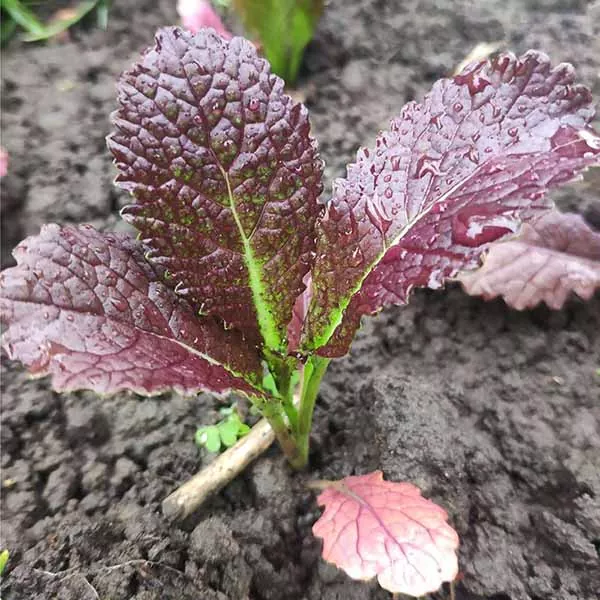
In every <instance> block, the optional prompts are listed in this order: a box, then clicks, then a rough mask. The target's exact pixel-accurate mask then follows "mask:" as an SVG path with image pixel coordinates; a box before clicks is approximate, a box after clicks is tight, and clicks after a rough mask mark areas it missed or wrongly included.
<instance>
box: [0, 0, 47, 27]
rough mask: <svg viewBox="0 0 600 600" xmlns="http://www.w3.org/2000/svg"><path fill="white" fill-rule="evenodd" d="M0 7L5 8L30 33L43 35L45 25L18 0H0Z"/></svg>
mask: <svg viewBox="0 0 600 600" xmlns="http://www.w3.org/2000/svg"><path fill="white" fill-rule="evenodd" d="M0 7H2V9H3V10H5V11H6V12H7V13H8V14H9V15H10V16H11V18H12V19H13V21H15V23H17V24H19V25H20V26H21V27H22V28H23V29H25V30H26V31H28V32H29V33H30V34H31V35H41V36H43V35H45V34H46V27H45V26H44V24H43V23H42V22H41V21H39V20H38V18H37V17H36V16H35V15H34V14H33V13H32V12H31V11H30V10H29V9H28V8H27V7H26V6H24V5H23V4H22V3H21V2H19V0H2V2H1V3H0Z"/></svg>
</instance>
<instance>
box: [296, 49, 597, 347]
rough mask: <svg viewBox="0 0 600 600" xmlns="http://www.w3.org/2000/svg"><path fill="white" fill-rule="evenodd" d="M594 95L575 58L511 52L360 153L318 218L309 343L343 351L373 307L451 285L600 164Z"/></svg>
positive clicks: (458, 80)
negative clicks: (555, 192) (562, 60)
mask: <svg viewBox="0 0 600 600" xmlns="http://www.w3.org/2000/svg"><path fill="white" fill-rule="evenodd" d="M590 100H591V96H590V93H589V91H588V90H587V89H586V88H585V87H583V86H581V85H576V84H574V71H573V68H572V67H571V66H570V65H567V64H561V65H558V66H557V67H555V68H554V69H553V68H551V65H550V62H549V59H548V58H547V57H546V56H545V55H544V54H541V53H538V52H534V51H530V52H528V53H526V54H525V55H524V56H522V57H521V58H519V59H517V58H515V57H514V56H513V55H511V54H502V55H500V56H498V57H497V58H495V59H494V60H492V61H491V62H480V63H476V64H472V65H470V66H468V67H467V68H466V69H465V70H463V71H462V72H461V73H460V74H459V75H457V76H456V77H454V78H453V79H443V80H441V81H438V82H437V83H436V84H435V85H434V86H433V89H432V91H431V93H430V94H428V95H427V96H426V97H425V99H424V101H423V103H421V104H416V103H410V104H408V105H407V106H405V107H404V109H403V110H402V112H401V115H400V117H399V118H397V119H394V120H393V121H392V122H391V127H390V131H387V132H383V133H381V134H380V135H379V137H378V138H377V141H376V145H375V148H372V149H362V150H360V151H359V152H358V157H357V162H356V163H355V164H353V165H350V166H349V167H348V175H347V178H346V179H343V180H338V181H337V182H336V184H335V186H334V194H333V198H332V200H331V202H330V203H329V205H328V206H327V212H326V214H325V216H324V217H323V219H322V220H321V221H320V223H319V224H318V231H317V234H318V238H317V258H316V263H315V266H314V268H313V271H312V281H313V300H312V303H311V307H310V310H309V313H308V317H307V321H306V323H305V331H304V335H303V340H304V341H303V347H304V349H305V350H308V351H310V350H311V349H319V354H322V355H324V356H340V355H343V354H344V353H345V352H346V351H347V349H348V346H349V345H350V343H351V341H352V337H353V336H354V333H355V331H356V329H357V328H358V326H359V324H360V318H361V316H362V315H364V314H373V313H375V312H377V311H378V310H380V309H381V308H383V307H384V306H387V305H389V304H403V303H406V302H407V300H408V296H409V294H410V291H411V289H412V288H414V287H430V288H434V289H435V288H440V287H442V286H443V284H444V282H445V281H446V280H447V279H448V278H449V277H453V276H454V275H456V273H457V272H458V271H459V270H462V269H466V268H472V267H475V266H476V265H477V264H478V258H479V255H480V254H481V252H482V251H483V250H484V249H485V248H487V246H488V244H489V243H490V242H493V241H495V240H497V239H499V238H501V237H503V236H504V235H506V234H510V233H513V232H515V231H517V230H518V229H519V228H520V225H521V223H522V222H523V221H528V220H529V219H531V218H532V217H535V216H539V215H541V214H543V213H544V212H545V211H547V210H548V209H549V208H550V207H551V202H550V201H549V200H547V199H545V192H546V190H547V189H549V188H551V187H554V186H557V185H559V184H562V183H565V182H567V181H569V180H571V179H573V178H574V177H575V176H576V175H577V173H579V172H580V171H581V170H583V169H584V168H586V167H587V166H590V165H593V164H598V162H599V155H600V138H599V137H598V135H597V134H596V133H595V132H593V130H592V129H591V128H589V127H588V123H589V122H590V120H591V119H592V117H593V114H594V111H593V108H592V107H591V105H590Z"/></svg>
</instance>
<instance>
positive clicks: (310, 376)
mask: <svg viewBox="0 0 600 600" xmlns="http://www.w3.org/2000/svg"><path fill="white" fill-rule="evenodd" d="M329 360H330V359H329V358H323V357H321V356H316V355H313V356H311V357H310V358H309V359H308V360H307V361H306V364H305V365H304V374H303V378H302V395H301V396H300V409H299V412H298V428H297V431H296V444H297V445H298V450H299V453H300V460H299V464H300V466H301V467H304V466H305V465H306V463H307V462H308V447H309V439H310V430H311V428H312V416H313V412H314V409H315V402H316V401H317V395H318V393H319V387H320V385H321V379H323V375H325V371H327V367H328V366H329Z"/></svg>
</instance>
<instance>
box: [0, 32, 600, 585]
mask: <svg viewBox="0 0 600 600" xmlns="http://www.w3.org/2000/svg"><path fill="white" fill-rule="evenodd" d="M593 114H594V112H593V109H592V107H591V97H590V93H589V91H588V90H587V89H586V88H585V87H583V86H581V85H578V84H576V83H575V82H574V71H573V68H572V67H571V66H570V65H566V64H561V65H558V66H557V67H555V68H552V67H551V65H550V62H549V59H548V58H547V57H546V56H545V55H544V54H541V53H539V52H535V51H530V52H527V53H526V54H524V55H523V56H522V57H520V58H516V57H515V56H513V55H512V54H508V53H505V54H500V55H498V56H496V57H495V58H494V59H493V60H491V61H479V62H475V63H472V64H470V65H468V66H467V67H465V68H464V69H463V70H462V71H461V72H460V73H459V74H458V75H456V76H455V77H453V78H451V79H442V80H440V81H438V82H437V83H436V84H435V85H434V86H433V89H432V90H431V92H430V93H429V94H428V95H427V96H426V97H425V98H424V100H423V102H422V103H415V102H412V103H409V104H408V105H406V106H405V107H404V108H403V109H402V111H401V112H400V116H399V117H397V118H395V119H393V120H392V121H391V124H390V129H389V130H388V131H385V132H382V133H380V134H379V136H378V137H377V140H376V142H375V146H374V147H373V148H364V149H361V150H359V152H358V155H357V160H356V162H355V163H354V164H352V165H350V166H349V167H348V173H347V177H346V178H345V179H339V180H337V181H336V183H335V184H334V189H333V195H332V197H331V199H330V200H329V201H328V202H327V203H326V204H322V203H320V201H319V196H320V194H321V191H322V163H321V160H320V158H319V155H318V152H317V146H316V142H315V141H314V139H313V138H312V137H311V135H310V131H309V122H308V114H307V110H306V108H305V107H304V106H303V105H301V104H298V103H295V102H294V101H293V100H292V99H291V98H290V97H289V96H287V95H286V94H285V93H284V91H283V81H282V80H281V79H279V77H277V76H275V75H273V74H271V72H270V69H269V65H268V63H267V62H266V61H265V60H263V59H261V58H259V57H258V56H257V53H256V49H255V48H254V46H253V45H252V44H250V43H249V42H247V41H245V40H243V39H241V38H233V39H232V40H231V41H226V40H224V39H223V38H221V37H219V36H217V35H216V34H215V33H214V32H212V31H202V32H200V33H199V34H197V35H196V36H194V35H192V34H190V33H189V32H185V31H182V30H180V29H178V28H168V29H164V30H161V31H159V33H158V34H157V36H156V44H155V46H154V47H152V48H150V49H148V51H146V52H145V53H144V54H143V55H142V58H141V59H140V62H138V63H137V64H135V65H134V66H133V67H132V68H131V69H130V70H128V71H127V72H126V73H124V75H123V76H122V78H121V80H120V82H119V108H118V110H117V111H116V112H115V114H114V115H113V123H114V125H115V131H114V133H113V134H112V135H111V136H109V139H108V145H109V148H110V150H111V151H112V153H113V155H114V157H115V160H116V164H117V167H118V169H119V171H120V173H119V175H118V177H117V183H118V184H119V185H120V186H121V187H122V188H124V189H126V190H128V191H129V192H131V194H132V195H133V200H132V203H131V204H130V205H128V206H126V207H125V208H124V209H123V211H122V215H123V217H124V219H125V220H126V221H128V222H129V223H131V224H132V225H133V226H134V227H135V228H136V229H137V230H138V232H139V234H138V238H137V239H136V240H134V239H131V238H129V237H128V236H125V235H121V234H106V233H100V232H98V231H96V230H95V229H93V228H92V227H90V226H87V225H83V226H79V227H76V226H72V225H67V226H64V227H59V226H58V225H47V226H45V227H44V228H43V229H42V232H41V233H40V234H39V235H38V236H33V237H31V238H28V239H27V240H25V241H24V242H22V243H21V244H19V246H18V247H17V248H16V249H15V251H14V256H15V258H16V260H17V266H16V267H14V268H12V269H8V270H6V271H4V272H3V273H2V274H1V275H0V285H1V290H2V298H1V300H0V309H1V317H2V322H3V323H4V324H5V325H6V327H7V328H6V332H5V334H4V338H3V347H4V349H5V351H6V353H7V354H8V356H9V357H11V358H16V359H19V360H21V361H22V362H23V363H24V364H25V365H27V367H28V368H29V370H30V372H31V373H32V374H34V375H38V376H42V375H47V374H49V375H51V376H52V382H53V385H54V387H55V388H56V389H57V390H59V391H70V390H75V389H81V388H87V389H93V390H96V391H98V392H100V393H115V392H118V391H121V390H126V389H127V390H133V391H135V392H137V393H140V394H157V393H160V392H163V391H165V390H168V389H175V390H177V391H179V392H181V393H184V394H193V393H196V392H198V391H199V390H209V391H212V392H216V393H225V392H228V391H230V390H235V391H237V392H238V393H241V394H244V395H245V396H247V397H248V398H249V401H250V403H251V404H253V405H254V406H255V408H256V410H258V411H259V412H260V414H261V415H262V416H263V417H264V419H265V421H261V422H259V424H258V425H257V426H256V427H255V428H254V430H253V431H252V433H250V434H248V435H247V436H244V437H243V438H242V439H241V440H240V441H239V442H238V443H236V444H235V445H234V446H232V447H231V448H229V449H228V450H227V451H226V452H224V453H223V454H222V455H221V456H220V457H219V458H218V459H217V460H215V461H214V462H213V463H212V464H211V465H209V467H208V470H207V471H204V472H203V473H201V474H200V475H199V476H198V477H196V478H194V479H193V480H191V481H190V482H188V483H186V484H185V485H184V486H182V488H180V489H179V490H178V491H177V492H176V493H175V494H174V495H173V497H170V498H168V499H167V500H166V501H165V503H164V505H163V506H164V510H165V512H166V513H168V514H170V515H177V516H184V515H186V514H189V512H191V511H192V510H193V509H194V508H195V507H196V506H197V505H198V504H199V503H200V502H201V501H202V500H203V499H204V498H205V497H206V496H207V495H208V494H209V493H211V492H212V491H214V490H216V489H219V488H220V487H222V486H223V485H225V483H227V482H228V481H229V480H230V479H231V478H232V477H233V476H234V475H235V474H236V473H237V472H239V470H240V469H241V468H243V467H244V466H245V465H246V464H248V462H250V461H251V460H252V459H253V458H255V457H256V456H257V455H258V454H259V453H260V452H261V451H262V450H264V449H265V448H266V447H268V445H269V444H270V443H271V441H272V439H273V436H275V437H276V438H277V439H278V441H279V443H280V446H281V448H282V450H283V452H284V453H285V455H286V457H287V459H288V461H289V462H290V464H291V465H292V466H293V467H295V468H302V467H303V466H305V465H306V463H307V460H308V450H309V435H310V430H311V424H312V415H313V409H314V405H315V401H316V398H317V394H318V391H319V385H320V382H321V379H322V378H323V376H324V374H325V372H326V370H327V366H328V364H329V361H330V360H331V359H332V358H335V357H338V356H343V355H344V354H346V352H347V351H348V349H349V347H350V344H351V341H352V338H353V337H354V334H355V333H356V331H357V329H358V327H359V326H360V321H361V318H362V316H364V315H370V314H374V313H376V312H378V311H379V310H381V309H382V308H384V307H385V306H388V305H391V304H404V303H406V302H407V301H408V298H409V295H410V292H411V290H412V289H413V288H415V287H429V288H433V289H438V288H441V287H443V285H444V283H445V282H446V281H448V280H449V279H452V278H455V277H456V276H457V274H458V273H459V272H462V271H464V270H468V269H474V268H476V267H477V266H478V264H479V259H480V256H481V254H482V253H483V252H485V251H487V250H488V249H489V248H490V247H492V244H493V243H494V242H496V241H498V240H501V239H502V238H504V237H505V236H508V235H512V234H514V233H516V232H518V231H519V230H520V229H521V226H522V224H523V223H531V222H533V223H535V222H537V221H536V219H539V218H541V217H542V216H543V215H544V214H546V213H548V212H549V211H550V210H551V208H552V203H551V201H550V200H549V199H548V198H547V197H546V191H547V190H548V189H549V188H552V187H555V186H557V185H559V184H563V183H565V182H567V181H570V180H571V179H573V178H574V177H575V176H576V175H577V174H579V173H580V172H581V171H583V170H584V169H585V168H587V167H589V166H592V165H597V164H598V163H599V162H600V137H599V136H598V135H597V134H596V133H595V132H594V131H593V130H592V129H591V127H590V126H589V123H590V121H591V119H592V117H593ZM296 382H297V383H296ZM379 479H380V476H379ZM369 481H370V480H369ZM371 484H372V485H373V486H375V485H376V484H377V485H379V483H377V482H375V481H370V485H371ZM390 485H391V484H390ZM399 485H406V484H399ZM344 486H345V487H344ZM344 486H341V487H340V485H338V486H334V487H335V489H336V490H337V491H338V492H340V490H341V491H344V493H345V492H347V491H348V490H349V489H350V491H351V490H352V485H351V483H346V484H344ZM403 489H404V490H405V491H406V490H408V488H403ZM412 491H414V490H412ZM412 491H411V492H410V493H412ZM353 493H354V492H353ZM350 495H351V496H352V494H350ZM361 497H362V496H361ZM352 498H356V494H354V496H352ZM368 498H370V496H369V494H368V493H367V494H366V496H365V497H364V498H363V500H364V501H365V502H367V499H368ZM421 500H422V499H421ZM421 500H419V502H421ZM367 504H368V502H367ZM361 506H363V505H361ZM373 506H374V505H373ZM409 508H410V507H409V506H404V507H403V508H402V510H404V511H409ZM373 510H374V508H373ZM399 510H400V509H399ZM409 512H410V511H409ZM357 519H358V515H357ZM442 520H444V519H442ZM423 523H424V525H425V529H428V526H427V523H428V521H424V522H423ZM423 523H422V524H421V525H423ZM398 535H399V536H400V537H398V539H397V540H396V542H394V543H396V544H397V545H398V548H401V547H402V544H403V543H405V541H406V540H404V541H402V539H401V538H402V535H404V534H403V533H402V532H400V533H399V534H398ZM392 545H393V544H392ZM454 546H455V544H454ZM394 548H396V546H394ZM444 564H446V563H445V562H444ZM445 568H446V567H443V568H442V567H440V569H442V570H441V571H439V572H440V573H450V571H452V572H454V570H453V569H449V570H448V571H445V570H444V569H445ZM347 570H349V569H347ZM370 572H371V571H369V573H370ZM386 578H387V576H384V580H385V579H386ZM380 579H381V577H380ZM436 581H438V583H439V580H436ZM394 589H396V588H394Z"/></svg>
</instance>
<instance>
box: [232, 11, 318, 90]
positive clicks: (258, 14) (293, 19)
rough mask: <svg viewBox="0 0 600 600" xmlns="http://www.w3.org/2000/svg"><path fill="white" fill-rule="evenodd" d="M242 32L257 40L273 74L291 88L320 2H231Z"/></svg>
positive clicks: (314, 23)
mask: <svg viewBox="0 0 600 600" xmlns="http://www.w3.org/2000/svg"><path fill="white" fill-rule="evenodd" d="M233 6H234V8H235V10H236V12H237V14H238V15H239V17H240V19H241V21H242V23H243V24H244V27H245V28H246V30H247V31H248V32H249V33H250V34H251V35H254V36H256V37H258V39H259V40H260V42H261V44H262V46H263V51H264V54H265V56H266V58H267V59H268V61H269V62H270V63H271V65H272V67H273V71H274V72H275V73H277V74H278V75H279V76H280V77H283V79H285V81H287V82H288V83H289V84H293V83H294V82H295V81H296V78H297V76H298V70H299V68H300V64H301V62H302V55H303V53H304V48H305V47H306V45H307V44H308V42H310V40H311V39H312V37H313V34H314V30H315V27H316V25H317V23H318V21H319V18H320V17H321V13H322V12H323V0H233Z"/></svg>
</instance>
